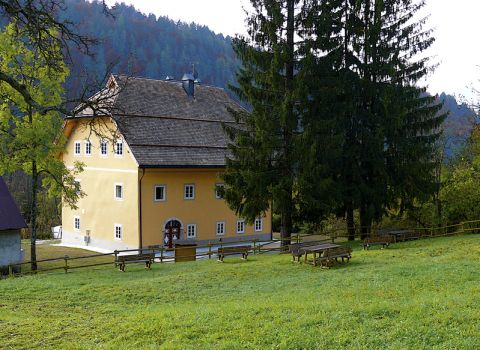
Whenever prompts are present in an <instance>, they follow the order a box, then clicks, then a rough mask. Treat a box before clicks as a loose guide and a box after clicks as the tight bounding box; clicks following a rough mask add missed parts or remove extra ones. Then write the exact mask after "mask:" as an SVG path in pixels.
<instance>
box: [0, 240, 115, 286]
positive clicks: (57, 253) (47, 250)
mask: <svg viewBox="0 0 480 350" xmlns="http://www.w3.org/2000/svg"><path fill="white" fill-rule="evenodd" d="M59 242H60V241H44V242H43V243H40V244H39V243H37V244H36V252H37V261H38V263H37V268H38V270H40V271H41V270H47V269H56V268H63V267H64V266H65V261H64V260H63V259H62V258H63V257H64V256H68V257H70V258H79V257H85V259H78V260H70V261H69V262H68V266H69V267H76V266H82V265H91V264H99V263H112V266H113V261H114V260H115V259H114V257H113V256H111V255H106V256H95V257H91V258H90V257H89V256H91V255H96V254H98V253H95V252H92V251H89V250H85V249H76V248H69V247H60V246H52V245H51V244H52V243H53V244H55V243H59ZM22 248H23V250H24V252H25V253H24V254H25V256H24V261H25V262H30V260H31V254H30V242H29V241H27V240H24V241H22ZM53 258H59V259H58V260H50V259H53ZM42 260H48V261H42ZM30 266H31V265H30V264H22V272H24V273H25V272H29V271H30ZM0 290H1V289H0Z"/></svg>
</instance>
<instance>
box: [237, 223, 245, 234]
mask: <svg viewBox="0 0 480 350" xmlns="http://www.w3.org/2000/svg"><path fill="white" fill-rule="evenodd" d="M239 224H241V225H242V229H241V230H239V229H238V227H239V226H238V225H239ZM236 231H237V233H245V220H237V225H236Z"/></svg>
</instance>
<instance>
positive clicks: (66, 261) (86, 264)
mask: <svg viewBox="0 0 480 350" xmlns="http://www.w3.org/2000/svg"><path fill="white" fill-rule="evenodd" d="M359 231H360V230H356V232H355V239H358V238H360V236H361V233H360V232H359ZM405 231H410V232H414V233H415V234H414V236H415V238H434V237H443V236H451V235H458V234H466V233H467V234H468V233H480V220H474V221H467V222H462V223H460V224H456V225H448V226H442V227H428V228H414V229H405ZM371 234H372V235H376V234H378V231H377V230H372V232H371ZM318 236H321V237H322V238H320V239H319V238H318ZM348 237H349V236H348V235H347V234H345V229H343V230H335V231H330V232H326V233H322V234H320V235H318V234H294V235H292V237H291V238H289V239H288V240H287V243H286V244H281V242H282V239H280V238H278V239H272V240H269V241H265V240H258V239H252V240H238V241H231V242H228V243H222V242H218V243H206V244H198V245H196V246H195V247H194V249H192V247H188V246H186V247H176V248H174V249H168V248H165V247H162V246H151V247H148V248H143V249H129V250H116V251H114V252H111V253H105V254H92V255H86V256H77V257H69V256H68V255H65V256H62V257H58V258H50V259H42V260H37V265H38V269H37V270H36V271H24V272H18V273H16V272H15V271H16V270H19V268H20V270H22V267H23V266H28V265H30V264H31V261H26V262H23V263H21V264H16V265H12V266H9V275H11V276H17V275H25V274H31V273H38V272H51V271H62V270H63V271H64V272H65V273H67V272H69V271H70V270H75V269H79V268H91V267H97V266H104V265H113V266H116V261H117V257H118V256H119V255H123V254H138V253H154V254H155V262H159V263H166V262H174V261H175V256H176V255H177V254H176V253H179V254H178V255H181V256H182V258H183V259H182V260H196V259H212V257H216V255H217V251H218V249H219V248H220V249H221V248H223V247H228V246H234V245H238V244H241V245H251V247H252V251H253V254H265V253H271V252H279V253H283V252H285V251H286V247H287V245H288V244H291V243H300V242H304V241H308V240H315V241H316V242H335V241H337V242H339V241H340V242H341V241H344V242H346V241H347V240H348ZM182 250H188V251H189V252H192V251H193V254H191V255H189V254H185V251H184V252H183V253H182ZM24 270H25V269H24Z"/></svg>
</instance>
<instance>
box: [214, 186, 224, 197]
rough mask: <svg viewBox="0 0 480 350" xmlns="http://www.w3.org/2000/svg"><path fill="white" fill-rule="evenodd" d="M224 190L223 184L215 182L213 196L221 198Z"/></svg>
mask: <svg viewBox="0 0 480 350" xmlns="http://www.w3.org/2000/svg"><path fill="white" fill-rule="evenodd" d="M224 191H225V185H224V184H215V198H217V199H222V198H223V193H224Z"/></svg>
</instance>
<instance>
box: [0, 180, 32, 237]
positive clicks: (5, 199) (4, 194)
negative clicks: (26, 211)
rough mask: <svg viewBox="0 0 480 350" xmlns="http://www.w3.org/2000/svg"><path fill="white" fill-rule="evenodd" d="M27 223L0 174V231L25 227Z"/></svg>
mask: <svg viewBox="0 0 480 350" xmlns="http://www.w3.org/2000/svg"><path fill="white" fill-rule="evenodd" d="M25 227H27V224H26V223H25V220H24V219H23V217H22V215H21V214H20V211H19V210H18V208H17V205H16V204H15V201H14V200H13V197H12V195H11V194H10V192H9V191H8V188H7V185H6V184H5V181H4V180H3V178H2V177H1V176H0V231H3V230H16V229H19V228H25Z"/></svg>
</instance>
